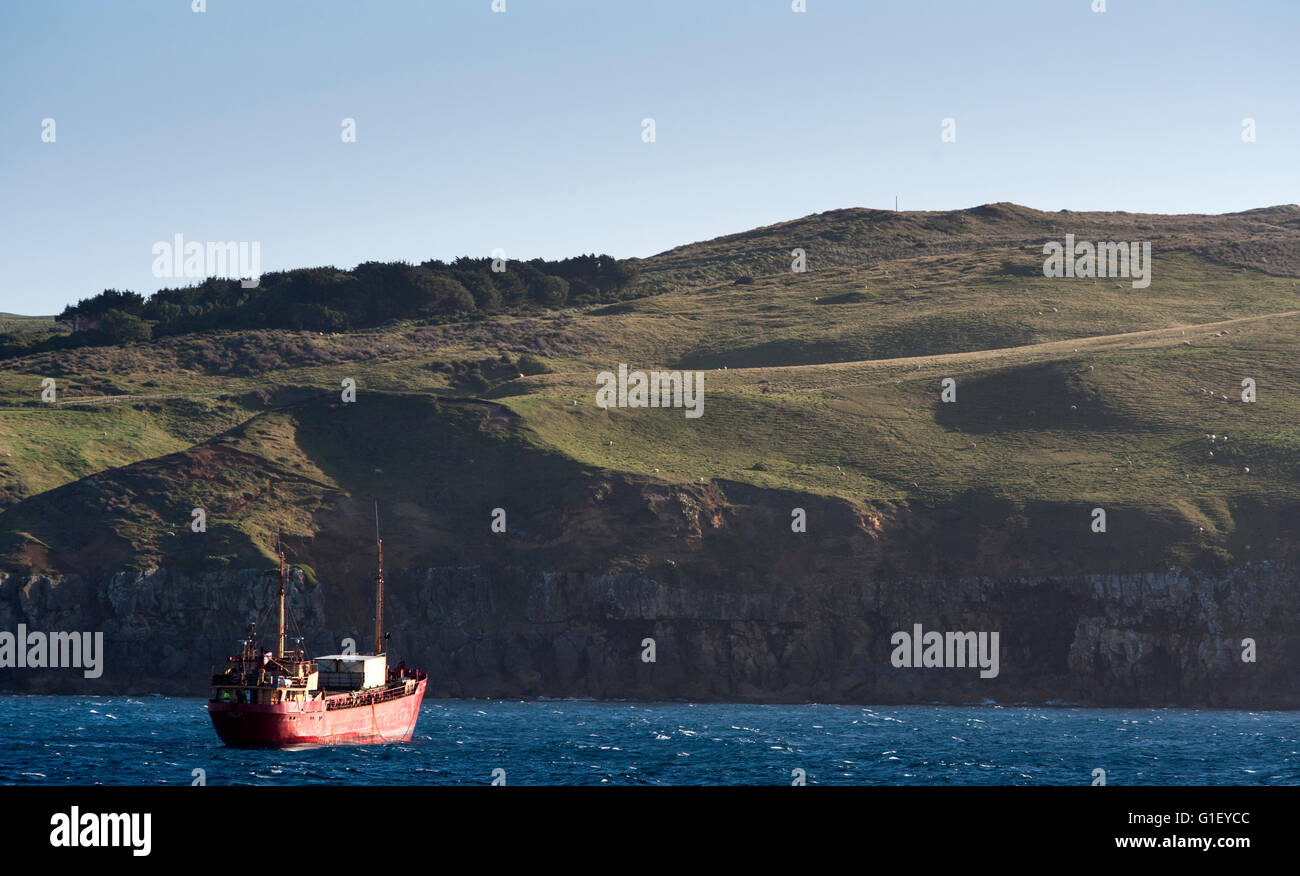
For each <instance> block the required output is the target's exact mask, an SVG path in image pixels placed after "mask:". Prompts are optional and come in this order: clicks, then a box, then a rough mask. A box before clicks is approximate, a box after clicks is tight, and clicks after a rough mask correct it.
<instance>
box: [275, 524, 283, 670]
mask: <svg viewBox="0 0 1300 876" xmlns="http://www.w3.org/2000/svg"><path fill="white" fill-rule="evenodd" d="M275 547H276V550H277V551H279V553H280V635H279V638H278V639H277V640H276V646H275V656H276V658H277V659H279V660H283V659H284V545H283V544H281V543H280V536H279V535H277V536H276V537H275Z"/></svg>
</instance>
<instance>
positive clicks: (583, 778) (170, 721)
mask: <svg viewBox="0 0 1300 876" xmlns="http://www.w3.org/2000/svg"><path fill="white" fill-rule="evenodd" d="M0 734H3V735H2V738H3V743H2V744H0V784H18V785H24V784H48V785H68V784H75V785H99V784H103V785H189V784H193V783H196V782H198V781H199V778H200V777H201V778H202V780H203V781H204V782H205V783H206V784H208V785H312V784H323V785H408V784H410V785H487V784H491V783H492V782H493V781H494V779H495V780H496V781H497V782H498V783H500V782H504V783H505V784H507V785H780V784H786V785H788V784H791V783H793V782H796V781H798V780H800V778H802V781H804V782H805V783H806V784H808V785H1091V784H1093V783H1094V782H1097V781H1098V780H1099V778H1100V776H1099V774H1098V773H1096V772H1095V771H1097V770H1104V771H1105V782H1106V784H1108V785H1280V784H1300V714H1297V713H1295V712H1242V711H1190V710H1181V709H1082V708H1063V707H1062V708H1051V707H1038V706H1035V707H1013V706H1006V707H1003V706H971V707H963V706H897V707H892V706H891V707H865V706H829V705H797V706H788V705H782V706H756V705H733V704H718V703H713V704H707V705H690V704H682V703H630V702H590V701H581V700H578V701H575V700H544V701H530V702H514V701H500V700H432V701H426V702H425V704H424V706H423V708H422V709H421V714H420V721H419V724H418V725H417V726H416V731H415V736H414V737H413V739H412V740H411V742H410V743H409V744H401V745H382V746H355V747H331V748H315V749H307V750H301V751H245V750H235V749H229V748H226V747H224V746H223V745H221V743H220V742H219V741H218V739H217V737H216V734H215V733H214V732H213V730H212V727H211V724H210V723H209V721H208V716H207V713H206V711H205V708H204V701H203V700H201V699H184V698H170V697H160V696H151V697H142V698H132V697H106V698H105V697H75V696H64V697H56V696H12V695H6V696H0ZM196 771H201V772H196Z"/></svg>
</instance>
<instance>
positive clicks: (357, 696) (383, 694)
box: [325, 684, 409, 711]
mask: <svg viewBox="0 0 1300 876" xmlns="http://www.w3.org/2000/svg"><path fill="white" fill-rule="evenodd" d="M408 694H409V691H408V690H407V688H406V685H405V684H389V685H385V686H384V687H382V688H379V689H377V690H374V691H353V692H351V694H350V695H348V696H346V697H345V696H341V695H339V694H327V695H326V699H325V710H326V711H333V710H334V709H353V708H356V707H357V706H373V705H377V704H379V703H386V702H388V701H389V700H396V699H400V698H402V697H404V696H407V695H408Z"/></svg>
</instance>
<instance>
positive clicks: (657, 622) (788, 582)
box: [0, 478, 1300, 708]
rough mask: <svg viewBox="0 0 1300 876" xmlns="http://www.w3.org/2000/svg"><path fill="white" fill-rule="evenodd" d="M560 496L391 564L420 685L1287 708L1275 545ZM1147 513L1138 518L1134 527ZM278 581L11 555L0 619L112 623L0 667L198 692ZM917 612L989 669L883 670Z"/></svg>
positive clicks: (360, 546)
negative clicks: (43, 564)
mask: <svg viewBox="0 0 1300 876" xmlns="http://www.w3.org/2000/svg"><path fill="white" fill-rule="evenodd" d="M579 494H580V495H579ZM574 495H575V497H576V498H574V499H573V500H572V501H570V502H568V503H566V504H564V505H563V506H561V507H554V508H550V509H548V510H546V511H544V512H542V511H539V512H538V514H539V515H541V516H539V517H535V518H534V517H523V518H521V519H520V520H519V521H518V525H517V526H516V528H514V529H512V530H511V531H510V532H509V533H507V534H498V535H492V534H490V532H489V530H488V528H487V526H486V525H484V526H482V527H479V528H480V529H481V530H482V532H483V534H482V535H480V536H477V537H468V536H467V538H466V539H465V542H464V544H462V545H461V549H460V550H459V552H458V554H459V557H460V560H459V561H458V562H456V563H454V564H439V565H406V567H405V568H397V569H393V568H390V569H389V570H388V572H387V575H386V579H387V592H388V601H387V608H386V612H385V613H386V618H387V621H388V629H389V631H390V632H391V634H392V640H391V642H390V652H391V653H392V654H393V655H394V659H405V660H406V661H407V663H408V664H410V665H413V666H418V667H421V668H424V669H426V670H427V671H428V672H429V674H430V677H431V684H430V688H429V695H430V696H433V697H444V696H453V697H535V696H547V697H598V698H635V699H655V700H696V701H701V700H735V701H757V702H795V701H811V702H857V703H891V702H893V703H902V702H981V701H997V702H1026V701H1028V702H1071V703H1082V704H1095V705H1161V704H1182V705H1196V706H1223V707H1237V708H1295V707H1300V684H1297V683H1296V682H1295V679H1296V678H1298V677H1300V646H1297V644H1296V641H1297V640H1296V638H1295V637H1294V636H1293V635H1291V631H1292V630H1293V629H1295V628H1296V627H1297V624H1298V623H1300V595H1298V594H1297V590H1296V588H1295V587H1294V581H1295V574H1294V568H1295V567H1294V565H1293V564H1292V563H1290V562H1288V561H1287V560H1286V559H1285V558H1282V557H1275V558H1271V559H1265V560H1259V561H1246V562H1241V563H1238V564H1235V565H1232V566H1229V567H1226V568H1219V569H1206V570H1201V571H1195V570H1186V569H1183V570H1169V571H1162V572H1142V573H1131V572H1125V571H1123V570H1121V569H1115V568H1108V566H1113V565H1115V564H1117V563H1119V562H1121V561H1124V558H1126V557H1132V556H1133V555H1134V550H1136V548H1132V549H1126V550H1123V551H1117V550H1115V549H1114V545H1115V541H1114V540H1112V542H1109V543H1103V542H1102V541H1101V539H1103V538H1104V536H1101V535H1097V534H1092V533H1089V532H1088V528H1087V526H1086V510H1085V512H1084V513H1083V515H1082V518H1081V519H1083V520H1085V523H1084V524H1083V525H1081V526H1075V525H1074V524H1075V523H1077V521H1076V520H1075V518H1076V517H1078V516H1079V515H1078V514H1077V513H1074V512H1072V511H1071V509H1055V510H1054V509H1047V508H1041V509H1007V508H1000V507H995V506H994V505H990V504H988V503H987V502H984V501H982V500H976V501H974V502H973V504H972V505H971V506H970V507H968V508H966V509H965V510H964V511H963V510H960V509H954V508H950V507H945V508H935V509H924V508H905V507H900V506H888V507H886V506H880V507H869V508H867V509H866V510H865V511H864V510H863V509H860V508H855V507H854V506H851V505H849V504H848V503H844V502H841V501H838V500H828V499H824V498H814V497H800V496H794V495H790V494H784V493H779V492H773V491H762V490H756V489H755V488H752V487H746V486H743V485H740V484H730V483H714V484H709V485H688V486H668V485H664V484H658V483H653V482H633V481H628V480H621V479H616V480H611V479H608V478H596V479H593V480H591V481H589V482H587V483H586V484H585V486H584V488H583V489H582V490H581V491H577V492H575V494H574ZM345 504H346V503H342V502H341V503H340V504H339V505H338V506H336V507H335V508H334V509H333V510H332V511H331V512H330V513H329V514H325V513H322V515H321V517H320V520H321V522H322V526H323V527H325V528H328V527H329V526H330V525H331V524H330V523H329V520H331V519H334V518H335V517H338V516H339V515H340V514H341V512H342V510H343V505H345ZM793 507H801V508H803V510H804V512H805V514H806V516H807V520H808V531H807V532H794V531H792V527H791V526H790V524H789V522H788V521H789V520H790V519H791V515H792V508H793ZM1074 510H1075V511H1076V512H1077V509H1074ZM342 516H346V515H342ZM1272 517H1273V520H1274V522H1275V524H1276V525H1285V524H1286V519H1285V517H1284V516H1281V517H1279V516H1278V515H1273V516H1272ZM633 524H635V525H633ZM1161 525H1162V524H1161V522H1160V521H1159V520H1157V519H1152V520H1147V519H1140V518H1137V517H1134V518H1133V519H1132V520H1130V521H1129V522H1128V527H1127V528H1128V530H1130V532H1129V535H1128V536H1126V538H1128V539H1129V540H1130V541H1132V542H1133V543H1134V544H1136V543H1140V542H1141V541H1142V540H1144V539H1147V538H1151V537H1153V532H1154V531H1155V530H1157V529H1158V528H1159V527H1160V526H1161ZM1066 526H1070V527H1072V528H1071V529H1070V530H1069V531H1070V532H1071V533H1073V532H1074V531H1075V529H1077V530H1078V534H1077V535H1074V534H1071V535H1066V534H1064V532H1065V530H1064V529H1061V527H1066ZM1054 527H1055V528H1057V530H1056V535H1055V541H1052V537H1053V536H1052V531H1053V528H1054ZM347 528H348V529H351V528H352V527H347ZM1119 528H1120V529H1121V530H1122V529H1123V527H1119ZM967 530H969V531H967ZM628 532H635V533H636V534H637V536H638V542H637V543H636V544H635V545H628V544H624V543H623V542H622V541H621V539H622V538H623V537H624V535H625V534H626V533H628ZM1257 534H1259V535H1260V536H1261V539H1264V540H1266V536H1267V533H1257ZM1243 537H1245V534H1244V533H1243ZM494 538H498V539H501V540H500V541H493V539H494ZM1114 538H1115V539H1119V536H1118V535H1116V536H1115V537H1114ZM340 539H342V536H341V535H339V536H338V538H334V537H331V538H324V537H322V536H320V535H318V536H317V538H316V539H315V540H314V541H302V542H298V543H297V544H296V545H294V547H295V551H296V554H297V557H298V559H299V560H313V561H314V565H315V567H316V569H317V573H318V576H319V577H318V578H316V577H314V576H307V575H304V574H303V573H302V572H295V574H294V576H293V581H292V585H293V586H292V587H291V596H290V600H289V604H290V607H291V611H292V614H293V616H294V618H295V619H296V622H297V625H298V626H299V627H300V628H301V629H302V630H303V631H304V632H305V633H307V635H306V642H305V644H306V646H307V647H308V648H309V650H312V651H314V652H316V653H322V652H327V651H334V650H337V649H338V648H339V647H340V646H341V643H342V640H343V639H344V638H353V639H355V641H356V643H357V647H358V649H359V650H365V649H367V648H368V647H369V645H370V635H371V632H370V630H371V627H370V624H371V621H370V617H371V612H370V610H369V604H368V600H369V599H370V598H371V597H370V594H371V584H370V574H371V573H369V572H368V570H367V565H368V560H367V559H366V557H367V553H366V550H367V548H366V546H365V544H364V542H357V543H344V544H342V545H339V544H338V543H337V542H338V541H339V540H340ZM1107 544H1108V545H1109V547H1107ZM326 545H330V547H329V548H328V549H327V548H326ZM349 553H350V555H351V556H352V557H353V560H352V561H350V562H349V563H348V564H344V563H342V562H339V561H336V560H331V559H330V558H331V557H335V558H337V557H340V556H343V555H345V554H349ZM356 557H360V559H359V560H358V559H356ZM1048 565H1050V566H1053V567H1055V568H1054V570H1053V573H1052V574H1045V573H1044V571H1043V570H1042V568H1039V569H1038V570H1034V569H1033V567H1034V566H1039V567H1043V566H1048ZM330 568H338V569H339V570H340V571H339V572H338V573H337V574H331V573H330V572H329V571H328V570H329V569H330ZM274 594H275V577H274V575H273V573H271V572H269V571H265V570H258V569H253V570H242V571H240V570H235V569H226V570H208V571H201V572H196V571H185V570H178V569H170V568H167V567H162V568H154V569H149V570H144V571H124V570H118V571H116V572H113V573H111V574H108V575H105V576H104V577H103V578H93V577H87V576H84V575H80V574H76V573H65V574H62V575H21V574H7V575H6V574H0V630H9V631H13V630H16V629H17V627H18V625H19V624H25V625H26V627H27V629H28V630H40V631H47V632H48V631H102V632H103V633H104V640H105V651H106V655H105V662H104V671H103V675H102V677H100V678H98V679H87V678H85V677H84V676H83V674H82V673H81V672H80V671H77V670H72V669H61V670H34V669H23V670H18V669H0V687H3V688H6V689H10V690H19V691H28V692H94V693H109V692H114V693H133V694H142V693H147V692H154V691H157V692H162V693H167V694H176V695H190V696H202V695H205V694H206V689H207V676H208V673H209V671H210V669H211V667H213V666H215V665H218V664H220V663H222V662H223V661H224V658H225V656H226V655H227V654H229V653H231V652H232V651H233V650H234V649H235V642H236V640H237V639H238V638H240V637H241V636H242V634H243V633H244V631H245V630H246V629H247V624H248V623H249V622H250V621H254V620H257V619H259V618H262V619H263V623H262V624H261V626H260V627H259V629H260V630H261V631H262V633H263V635H264V636H266V635H267V634H268V633H270V632H271V630H272V628H273V626H274V622H275V616H274ZM916 624H920V625H921V626H922V628H923V629H924V630H926V631H940V632H963V631H972V632H986V633H991V632H996V633H998V672H997V675H996V676H995V677H981V673H980V671H979V670H978V669H976V668H971V667H969V666H968V667H965V668H945V667H938V666H932V667H928V668H900V667H897V666H895V665H893V663H892V662H891V656H892V655H893V653H894V650H895V649H894V646H893V645H892V644H891V638H892V637H893V635H894V634H895V633H896V632H899V631H905V632H908V633H911V632H912V631H913V629H914V625H916ZM647 639H651V640H653V652H654V653H653V660H652V661H650V660H648V659H647V658H648V657H649V652H648V648H649V647H650V643H648V642H646V640H647ZM1246 639H1251V640H1253V642H1254V647H1253V649H1248V646H1247V645H1245V644H1243V640H1246ZM264 641H266V640H265V639H264ZM1248 650H1253V652H1254V653H1253V657H1254V659H1253V660H1243V654H1246V655H1247V656H1248V657H1249V656H1252V655H1251V654H1249V653H1248Z"/></svg>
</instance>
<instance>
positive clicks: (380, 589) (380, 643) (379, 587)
mask: <svg viewBox="0 0 1300 876" xmlns="http://www.w3.org/2000/svg"><path fill="white" fill-rule="evenodd" d="M375 544H376V545H377V546H378V549H379V572H378V574H376V575H375V653H376V654H382V653H384V540H383V539H382V538H380V537H379V503H378V502H375Z"/></svg>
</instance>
